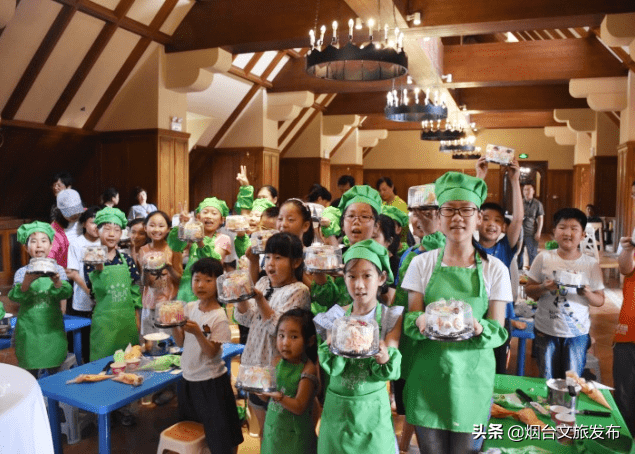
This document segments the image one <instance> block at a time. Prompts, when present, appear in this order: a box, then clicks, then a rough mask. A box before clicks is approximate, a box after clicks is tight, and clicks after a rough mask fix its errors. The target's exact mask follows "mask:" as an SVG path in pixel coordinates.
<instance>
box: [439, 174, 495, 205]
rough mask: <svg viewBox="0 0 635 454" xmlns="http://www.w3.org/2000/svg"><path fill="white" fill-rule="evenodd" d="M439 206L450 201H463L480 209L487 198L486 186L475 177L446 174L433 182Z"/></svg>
mask: <svg viewBox="0 0 635 454" xmlns="http://www.w3.org/2000/svg"><path fill="white" fill-rule="evenodd" d="M434 193H435V194H436V196H437V200H438V201H439V205H443V204H444V203H445V202H449V201H452V200H465V201H467V202H472V203H474V205H476V206H477V207H479V208H480V207H481V205H482V204H483V202H484V201H485V198H486V197H487V184H485V182H484V181H483V180H482V179H480V178H476V177H472V176H470V175H466V174H464V173H459V172H446V173H444V174H443V175H441V176H440V177H439V178H437V181H435V182H434Z"/></svg>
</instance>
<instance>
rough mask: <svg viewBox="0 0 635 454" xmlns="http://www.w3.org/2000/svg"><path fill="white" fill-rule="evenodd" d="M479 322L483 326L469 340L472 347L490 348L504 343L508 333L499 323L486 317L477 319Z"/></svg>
mask: <svg viewBox="0 0 635 454" xmlns="http://www.w3.org/2000/svg"><path fill="white" fill-rule="evenodd" d="M479 323H480V324H481V325H482V326H483V332H482V333H481V334H480V335H479V336H474V337H473V338H471V339H470V340H469V342H470V344H472V346H473V347H474V348H479V349H490V348H496V347H500V346H501V345H503V344H504V343H505V341H506V340H507V336H508V333H507V330H506V329H505V328H504V327H502V326H501V324H500V323H498V322H497V321H496V320H488V319H486V318H484V319H483V320H479Z"/></svg>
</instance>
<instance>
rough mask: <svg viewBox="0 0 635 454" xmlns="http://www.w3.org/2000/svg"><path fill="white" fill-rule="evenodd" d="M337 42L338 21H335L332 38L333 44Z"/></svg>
mask: <svg viewBox="0 0 635 454" xmlns="http://www.w3.org/2000/svg"><path fill="white" fill-rule="evenodd" d="M336 43H337V21H335V20H334V21H333V39H332V40H331V44H333V45H335V44H336Z"/></svg>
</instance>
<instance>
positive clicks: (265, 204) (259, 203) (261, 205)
mask: <svg viewBox="0 0 635 454" xmlns="http://www.w3.org/2000/svg"><path fill="white" fill-rule="evenodd" d="M275 206H276V205H275V203H273V202H272V201H271V200H268V199H256V200H254V203H253V205H252V207H251V211H259V212H261V213H262V212H263V211H265V210H266V209H267V208H271V207H275Z"/></svg>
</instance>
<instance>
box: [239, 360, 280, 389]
mask: <svg viewBox="0 0 635 454" xmlns="http://www.w3.org/2000/svg"><path fill="white" fill-rule="evenodd" d="M236 387H237V388H243V389H245V390H247V391H253V392H272V391H276V389H277V387H276V369H275V368H273V367H269V366H248V365H245V364H241V365H240V367H239V369H238V377H237V378H236Z"/></svg>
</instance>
